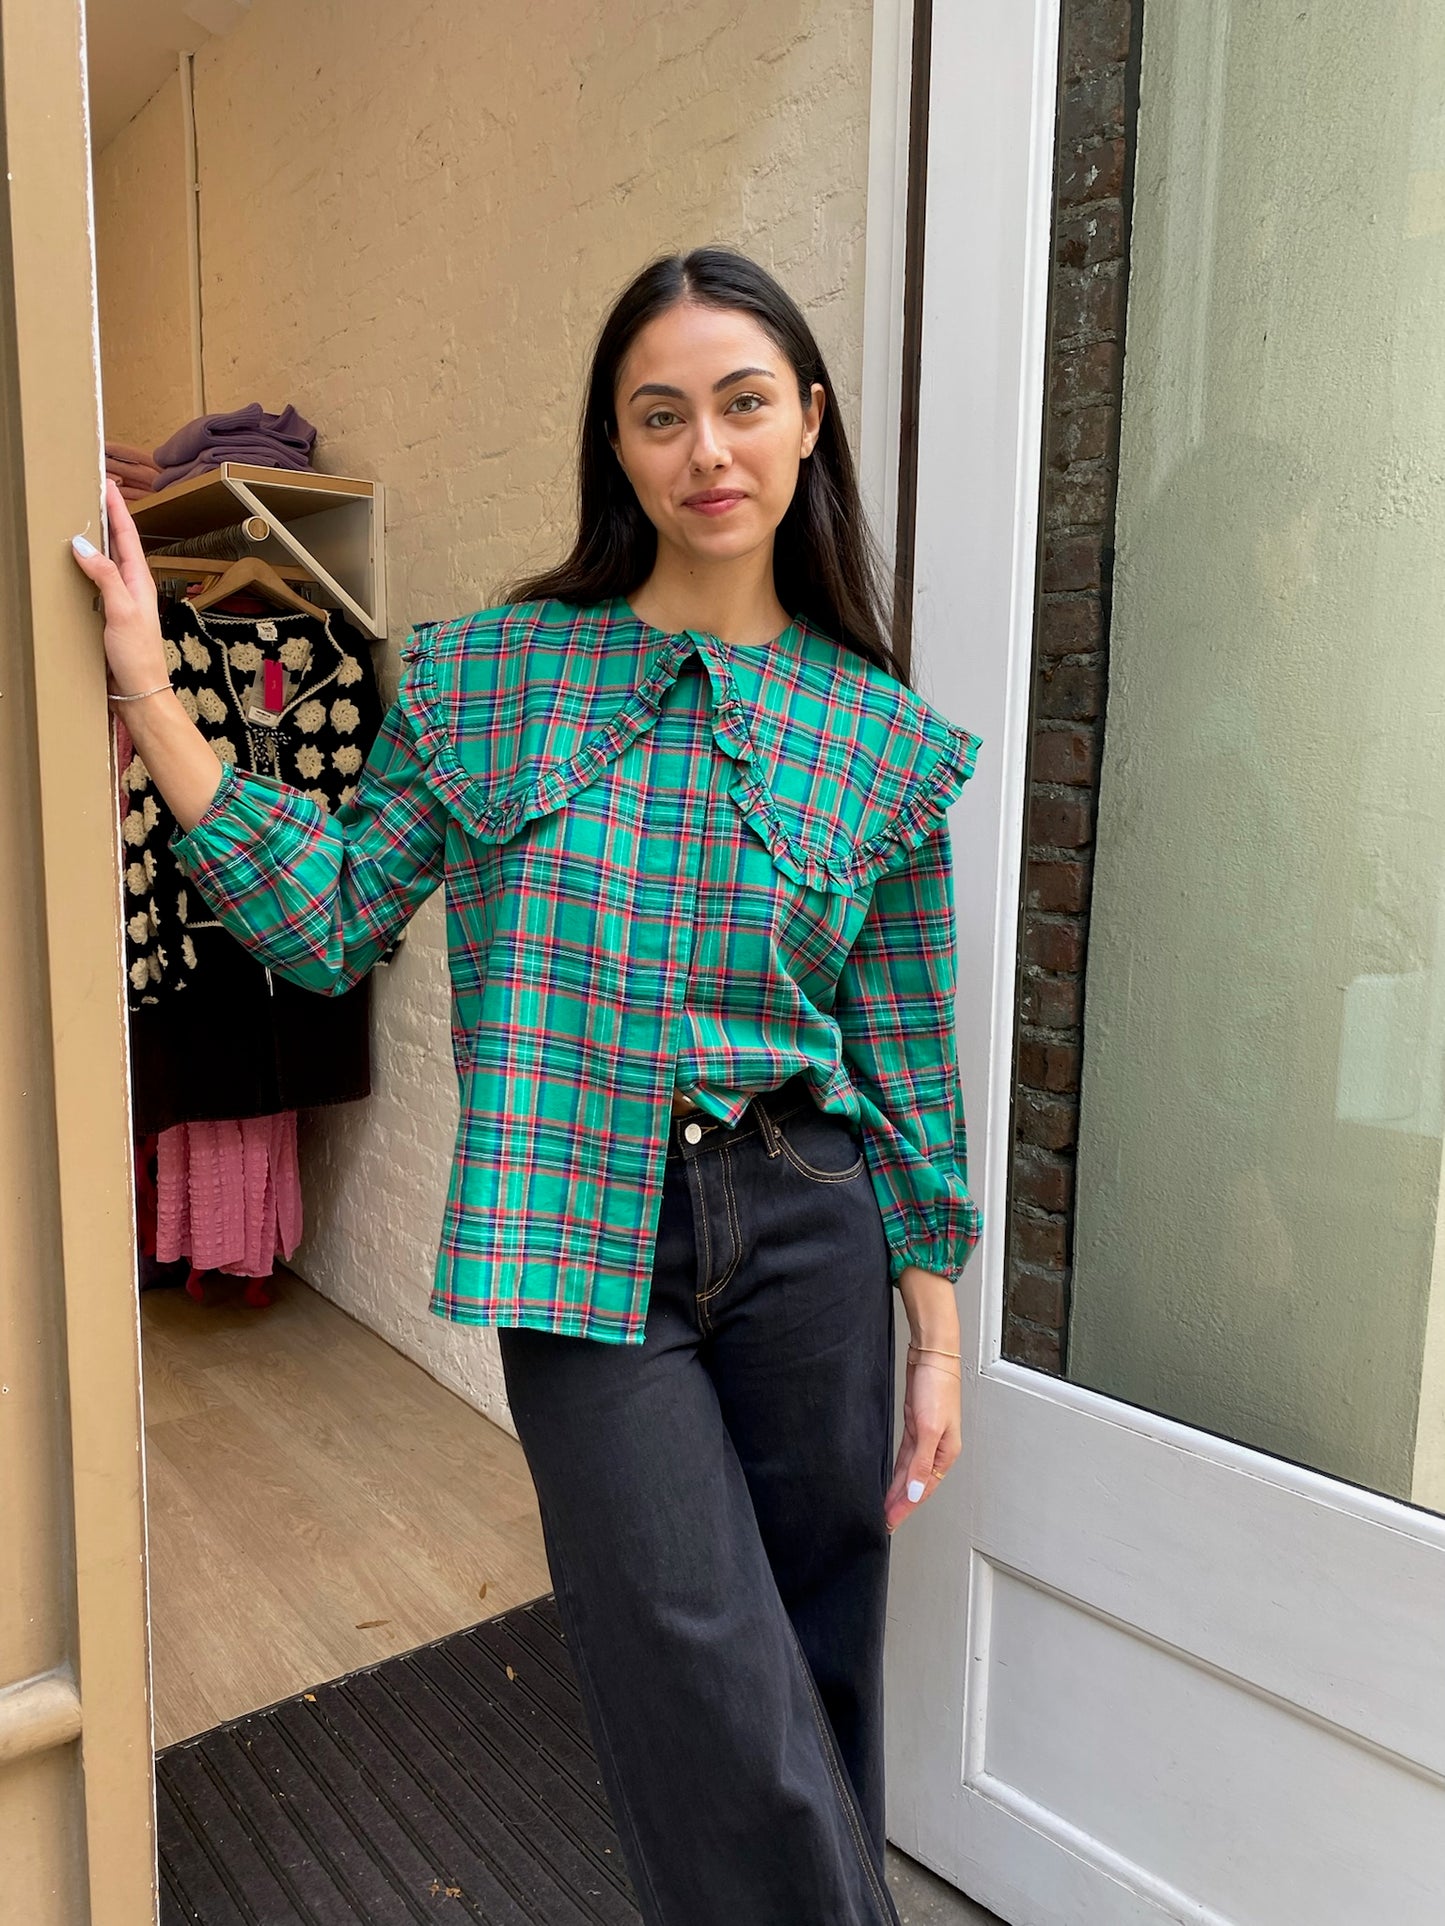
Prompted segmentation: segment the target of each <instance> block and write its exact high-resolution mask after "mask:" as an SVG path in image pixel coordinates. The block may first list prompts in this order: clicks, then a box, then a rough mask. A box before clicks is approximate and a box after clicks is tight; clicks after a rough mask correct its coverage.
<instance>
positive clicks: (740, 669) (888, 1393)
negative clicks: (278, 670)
mask: <svg viewBox="0 0 1445 1926" xmlns="http://www.w3.org/2000/svg"><path fill="white" fill-rule="evenodd" d="M579 481H580V488H579V494H580V517H579V528H578V533H577V539H576V544H575V546H574V548H573V550H572V553H571V554H570V555H569V556H568V557H567V559H566V560H565V561H564V562H562V563H561V564H560V566H558V567H556V568H555V569H552V570H550V571H548V572H547V573H545V574H543V575H540V576H537V577H534V578H532V579H531V580H528V581H524V582H522V583H520V584H517V585H516V587H515V589H514V592H513V597H512V599H511V600H509V601H507V602H505V603H502V604H499V605H497V606H496V607H495V608H492V609H487V610H482V611H480V612H478V613H477V614H474V615H470V616H467V617H464V618H461V619H459V620H457V621H454V622H449V623H423V624H420V625H418V627H417V629H416V630H415V631H414V632H413V636H412V639H411V640H410V642H409V643H408V645H407V646H406V647H405V648H404V649H403V651H402V657H403V674H402V679H401V688H400V692H399V694H398V698H397V701H396V703H395V704H394V705H393V707H392V709H391V710H390V711H389V713H388V716H387V719H386V722H385V723H384V724H383V727H382V731H381V734H380V736H379V737H378V739H377V743H376V745H375V747H374V748H373V750H372V752H371V755H370V756H369V758H368V760H367V764H366V766H365V768H364V769H363V771H362V773H361V776H360V778H359V781H358V788H357V794H356V798H355V800H354V802H352V803H350V804H348V805H347V807H346V808H345V809H343V810H342V811H341V812H340V813H339V814H337V815H335V816H327V815H326V813H325V811H324V810H323V809H322V808H321V807H320V806H319V805H318V804H316V803H315V802H314V801H312V800H311V799H310V798H308V797H306V796H303V795H301V794H300V793H299V792H298V791H296V790H294V789H288V788H287V787H286V786H285V785H284V784H281V783H278V782H275V781H273V780H271V779H268V778H263V777H258V776H253V775H250V774H246V773H242V772H238V771H237V770H236V768H235V767H234V765H233V764H230V763H227V764H225V765H223V764H221V763H219V762H218V761H217V758H216V756H215V753H214V752H213V750H212V749H211V748H210V746H209V745H208V743H207V741H206V739H205V736H204V733H203V731H202V730H201V729H199V728H197V727H196V726H195V725H194V724H192V723H191V722H190V721H189V720H188V718H187V716H186V714H185V713H184V711H183V710H182V709H181V707H180V705H179V704H178V702H177V700H176V698H175V695H174V694H173V693H172V692H170V691H169V690H168V688H167V682H168V676H167V670H166V662H165V656H164V651H163V649H162V645H161V640H160V636H159V632H158V629H157V626H156V616H155V599H154V592H153V589H152V585H151V580H150V576H149V573H148V571H147V569H146V567H145V564H144V562H143V560H142V557H141V553H140V548H139V543H138V541H137V538H136V535H135V531H134V525H133V523H132V522H131V521H130V519H129V516H128V514H127V512H126V509H125V506H124V504H123V503H122V501H121V500H120V497H119V495H118V493H117V492H116V491H115V489H114V488H113V487H112V488H111V489H110V491H109V493H108V497H107V501H108V509H109V514H110V517H111V523H112V528H113V531H114V540H115V546H116V552H117V557H118V566H115V565H112V564H111V563H110V562H108V561H107V560H105V558H104V557H103V556H101V555H100V554H99V553H97V552H95V551H93V550H89V549H88V545H85V546H82V545H80V544H79V543H77V555H78V558H79V560H80V565H81V567H82V568H83V569H84V571H85V572H86V574H87V575H88V576H89V577H90V579H91V580H92V581H93V582H95V583H96V584H97V585H98V587H99V588H100V590H101V591H102V594H103V596H104V602H105V640H106V653H107V658H108V664H109V669H110V675H111V679H112V683H113V686H114V693H113V697H112V699H113V700H115V701H117V702H122V703H124V704H125V709H124V713H125V715H126V717H127V719H128V721H129V723H130V727H131V731H132V734H133V735H134V737H135V740H136V744H137V748H138V751H139V753H140V755H141V757H142V758H143V760H144V762H145V764H146V766H147V767H148V769H149V770H150V772H151V774H152V776H153V778H154V780H155V781H156V783H157V784H158V786H159V787H160V789H161V791H162V793H163V795H164V796H165V798H166V801H167V802H168V804H169V805H170V807H171V808H172V810H173V811H174V813H175V816H176V818H177V820H178V822H179V824H180V825H181V830H180V833H179V834H178V835H177V837H176V838H175V839H173V848H174V850H175V853H176V855H177V858H178V860H179V862H180V864H181V867H182V869H183V870H184V871H185V873H186V874H187V876H188V877H190V878H191V880H192V881H193V883H194V885H195V888H196V890H197V892H198V893H199V894H200V896H201V897H202V898H203V900H205V901H206V902H207V903H208V904H209V905H210V906H211V908H212V909H213V911H214V913H215V914H216V915H217V916H218V917H220V918H221V919H222V921H223V922H224V923H225V925H226V927H227V928H229V929H231V930H233V931H234V933H235V934H236V935H237V936H238V937H240V938H241V940H242V941H243V942H245V943H246V944H247V945H248V946H249V947H250V948H252V949H253V950H254V952H255V953H256V954H257V955H259V956H261V957H262V958H263V959H264V960H265V961H266V962H267V963H268V964H269V966H270V967H271V968H272V969H274V970H277V971H279V972H281V973H282V974H284V975H287V976H289V977H291V978H292V979H294V980H295V981H297V982H299V983H303V984H305V985H307V986H309V987H310V988H313V989H316V990H320V991H323V992H333V993H334V992H337V991H339V990H341V989H344V988H346V987H348V986H349V984H350V983H351V982H353V981H355V980H356V979H357V978H358V977H359V976H361V975H363V974H365V972H366V970H367V969H369V968H370V967H371V965H372V963H373V962H374V961H375V958H376V956H377V955H378V954H380V953H381V951H382V950H383V949H384V948H385V947H386V946H387V944H388V943H389V942H391V941H392V940H393V939H394V937H395V935H396V932H397V930H398V929H399V928H400V927H401V926H402V924H403V923H404V922H405V921H406V919H407V917H409V916H410V915H411V914H412V912H413V911H414V910H415V908H416V906H417V904H418V903H419V902H420V901H422V900H423V898H424V897H425V896H426V895H427V894H428V893H429V892H430V891H431V890H432V889H433V888H434V887H435V884H436V882H437V881H438V880H439V879H440V878H441V877H443V876H444V877H445V879H446V883H447V904H448V939H449V955H450V965H451V982H452V992H453V1037H454V1043H455V1051H456V1060H457V1068H458V1073H459V1077H460V1079H461V1092H462V1116H461V1124H460V1128H459V1135H458V1145H457V1154H456V1159H455V1163H454V1167H453V1173H452V1183H451V1188H450V1192H449V1195H448V1199H447V1207H446V1216H445V1220H444V1224H443V1233H442V1239H441V1249H440V1251H439V1255H438V1266H437V1277H436V1284H435V1288H434V1291H433V1296H432V1306H431V1307H432V1309H433V1310H434V1311H436V1312H437V1313H438V1314H439V1315H441V1316H443V1317H447V1318H451V1319H454V1320H456V1321H460V1322H473V1323H491V1324H494V1325H496V1326H498V1327H500V1328H499V1343H500V1347H501V1354H502V1362H503V1367H504V1372H505V1377H506V1384H507V1392H508V1397H509V1401H510V1406H511V1411H512V1415H513V1419H514V1421H515V1423H516V1425H517V1429H518V1433H519V1436H520V1438H521V1441H522V1445H523V1448H524V1450H525V1453H526V1456H527V1460H528V1463H529V1466H530V1468H531V1471H532V1475H533V1478H534V1481H535V1483H536V1487H537V1492H538V1498H539V1504H540V1509H541V1517H542V1524H543V1529H544V1534H545V1539H546V1546H547V1553H548V1559H549V1564H550V1569H551V1573H552V1578H553V1583H554V1586H555V1590H556V1595H557V1605H558V1611H559V1615H560V1617H561V1620H562V1624H563V1628H564V1631H565V1633H566V1637H567V1641H568V1647H569V1650H570V1652H571V1655H572V1658H573V1661H574V1664H575V1668H576V1672H577V1677H578V1682H579V1687H580V1690H581V1692H582V1696H583V1703H584V1706H585V1709H586V1713H587V1716H588V1720H589V1724H590V1727H591V1731H592V1736H593V1739H594V1742H595V1746H596V1752H597V1758H598V1764H599V1769H600V1772H601V1774H602V1778H603V1782H604V1784H605V1787H606V1790H607V1792H608V1795H609V1797H610V1800H611V1803H612V1808H613V1815H614V1818H615V1820H616V1824H617V1827H618V1832H619V1835H620V1837H621V1840H622V1843H623V1847H624V1851H625V1854H626V1857H627V1861H628V1865H629V1868H630V1871H631V1873H632V1877H633V1883H634V1885H635V1888H636V1892H637V1896H638V1900H639V1903H640V1906H641V1909H642V1913H643V1917H644V1918H645V1919H647V1920H648V1921H649V1922H652V1926H709V1923H710V1922H714V1921H715V1922H717V1923H718V1926H724V1923H725V1926H738V1922H740V1921H747V1922H748V1926H767V1923H768V1922H776V1926H805V1923H807V1926H811V1923H813V1922H816V1926H824V1923H825V1922H826V1923H827V1926H852V1923H853V1922H857V1926H863V1922H868V1926H877V1923H878V1922H880V1921H896V1919H897V1914H896V1912H895V1910H894V1908H893V1905H892V1902H891V1899H890V1898H889V1896H888V1893H887V1888H886V1884H885V1881H884V1872H883V1868H884V1800H883V1753H882V1644H883V1624H884V1604H885V1593H886V1583H887V1552H888V1542H889V1533H890V1532H891V1531H892V1529H893V1528H894V1527H895V1525H896V1524H897V1523H898V1521H899V1520H900V1519H901V1518H903V1517H905V1516H907V1515H908V1514H909V1513H911V1512H912V1511H913V1510H914V1509H916V1507H917V1506H918V1505H919V1504H920V1503H923V1502H926V1500H927V1499H928V1497H929V1496H930V1495H931V1494H932V1493H933V1491H935V1490H936V1489H937V1485H938V1481H939V1480H940V1479H941V1478H942V1477H943V1476H944V1474H945V1473H946V1471H947V1470H948V1468H949V1466H950V1465H951V1464H952V1462H953V1460H954V1458H955V1456H956V1455H957V1452H958V1450H959V1443H960V1422H959V1401H960V1396H961V1390H960V1383H961V1379H960V1371H961V1366H960V1359H959V1353H960V1349H961V1346H960V1343H959V1323H958V1312H957V1306H956V1302H955V1293H954V1282H955V1280H956V1277H957V1274H958V1270H959V1269H960V1268H961V1266H962V1265H963V1263H964V1261H965V1260H966V1259H967V1257H968V1255H969V1254H970V1252H971V1251H972V1249H973V1247H974V1244H975V1243H976V1241H977V1239H978V1235H979V1228H980V1224H979V1214H978V1212H977V1210H976V1208H975V1206H974V1204H973V1201H972V1199H971V1198H970V1197H969V1194H968V1190H967V1184H966V1170H965V1162H966V1158H965V1140H964V1124H963V1111H962V1104H961V1098H960V1096H959V1086H958V1071H957V1064H956V1060H955V1056H954V1050H953V969H954V952H953V943H954V932H953V914H952V885H951V868H950V852H949V844H948V829H947V818H946V809H947V805H948V803H949V802H950V801H951V800H952V798H953V797H954V796H955V795H956V794H957V793H958V790H959V789H960V787H961V786H962V783H963V782H964V781H965V780H966V778H967V776H968V775H969V773H970V771H971V769H972V764H973V758H974V754H975V752H976V750H977V747H978V739H977V738H976V737H974V736H971V735H970V734H969V733H968V732H967V731H966V730H963V729H960V728H958V727H956V726H955V725H954V724H952V723H950V722H948V721H946V719H944V718H943V717H941V716H940V715H938V714H937V712H936V711H934V710H932V709H931V708H930V707H929V706H928V705H927V704H926V703H924V702H923V701H922V700H921V698H919V697H918V696H917V695H916V694H914V693H913V692H912V691H911V690H909V689H908V687H907V683H906V678H905V677H904V676H903V674H902V673H901V671H900V670H899V669H898V667H897V664H896V663H895V662H894V661H893V658H892V656H891V654H890V652H889V650H888V648H887V646H886V644H885V642H884V640H883V624H882V618H881V606H882V597H881V594H880V589H879V586H878V574H877V571H876V569H875V566H874V564H873V563H872V561H871V560H870V550H869V547H868V542H867V538H866V533H865V525H864V521H863V516H862V513H861V510H860V505H859V500H858V493H857V488H856V484H855V480H854V474H853V467H852V462H851V459H850V456H849V453H848V449H847V445H846V442H845V440H844V436H843V432H842V429H841V426H840V424H839V420H838V415H837V411H836V408H835V407H834V405H833V392H832V388H831V385H830V383H829V381H828V376H827V373H826V370H825V369H824V366H823V361H822V358H821V356H820V354H819V352H818V347H817V344H816V342H815V341H814V339H813V336H812V333H811V331H810V329H809V327H808V325H807V323H806V321H805V320H804V318H803V316H802V314H801V312H800V311H799V309H798V308H797V306H796V305H795V304H794V303H793V301H792V300H791V299H790V298H789V297H788V296H787V294H785V293H784V291H783V290H782V289H781V288H780V287H779V286H778V285H777V283H776V282H775V281H774V280H773V279H772V278H771V277H770V276H769V275H767V274H766V273H765V272H763V270H762V269H760V268H759V267H757V266H756V265H754V264H753V263H752V262H750V261H748V260H746V259H744V258H743V257H742V256H739V255H737V254H734V253H731V252H729V251H727V250H724V249H718V248H705V249H698V250H694V251H693V252H691V253H689V254H687V255H685V256H673V257H669V258H665V259H661V260H658V261H655V262H653V263H652V264H651V265H650V266H648V267H647V268H646V269H644V270H643V271H642V272H641V273H640V274H639V275H638V276H637V277H636V278H635V279H634V281H633V282H632V283H631V284H630V286H629V287H628V288H627V289H626V290H625V291H624V292H623V293H622V295H621V296H620V297H619V299H618V300H617V302H616V303H615V305H614V307H613V309H612V311H611V313H610V314H609V316H608V317H607V320H606V321H605V323H604V325H603V328H602V331H601V334H600V336H599V339H598V343H597V346H596V349H595V352H594V356H593V363H592V369H591V375H590V381H589V388H588V393H587V398H586V402H585V407H584V415H583V424H582V442H581V456H580V476H579ZM664 1143H665V1148H664ZM890 1284H892V1285H894V1286H896V1287H897V1289H898V1291H899V1293H900V1294H901V1296H902V1299H903V1303H904V1306H905V1309H906V1312H907V1315H908V1320H909V1324H910V1328H911V1331H912V1335H913V1342H912V1343H911V1344H910V1346H909V1354H908V1367H907V1392H906V1401H905V1416H904V1425H903V1437H902V1442H901V1444H900V1447H899V1449H898V1452H897V1456H896V1461H895V1462H894V1464H893V1466H892V1475H891V1479H890V1475H889V1458H890V1456H891V1444H892V1426H893V1412H892V1388H893V1350H892V1345H893V1299H892V1291H891V1289H890Z"/></svg>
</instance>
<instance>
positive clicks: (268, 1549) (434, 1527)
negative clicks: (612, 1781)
mask: <svg viewBox="0 0 1445 1926" xmlns="http://www.w3.org/2000/svg"><path fill="white" fill-rule="evenodd" d="M276 1283H277V1297H276V1301H275V1303H273V1304H271V1305H269V1306H264V1307H260V1308H252V1307H249V1306H247V1305H245V1304H243V1303H242V1302H241V1301H240V1297H239V1288H238V1289H237V1291H236V1293H235V1295H234V1296H233V1297H232V1298H231V1299H230V1300H229V1301H222V1302H219V1303H212V1304H208V1305H202V1304H197V1303H195V1302H194V1301H193V1300H192V1299H191V1298H189V1297H187V1296H186V1294H185V1293H184V1292H183V1291H176V1290H156V1291H147V1292H145V1293H144V1294H143V1295H142V1298H141V1311H142V1318H141V1323H142V1334H143V1356H144V1369H145V1420H146V1459H147V1496H148V1512H149V1517H148V1533H149V1545H150V1588H151V1629H152V1651H153V1668H154V1679H155V1700H156V1743H157V1745H159V1746H166V1745H169V1744H171V1743H173V1742H174V1741H176V1740H177V1739H181V1738H184V1737H187V1736H189V1735H191V1734H194V1733H197V1732H200V1731H203V1730H205V1729H207V1728H209V1727H212V1726H216V1725H219V1724H221V1723H223V1722H224V1721H226V1720H229V1719H233V1718H235V1717H236V1716H238V1715H239V1714H242V1713H244V1712H248V1711H250V1710H252V1709H253V1708H254V1707H256V1706H260V1705H269V1704H271V1703H273V1702H274V1701H277V1700H279V1699H282V1698H285V1697H287V1696H289V1695H290V1694H292V1693H294V1692H296V1691H299V1690H301V1689H302V1688H304V1687H306V1686H309V1685H311V1684H312V1683H313V1682H314V1681H315V1680H317V1679H327V1678H336V1677H339V1676H341V1675H342V1674H345V1673H348V1672H352V1671H355V1670H356V1669H357V1668H358V1667H364V1666H367V1665H370V1664H373V1663H375V1662H376V1661H378V1660H380V1659H383V1658H386V1657H389V1656H391V1655H393V1654H395V1653H399V1652H405V1651H408V1650H410V1649H412V1648H413V1647H416V1646H419V1645H423V1644H426V1643H428V1642H430V1641H432V1640H435V1639H438V1638H441V1637H443V1636H445V1635H446V1634H447V1633H450V1632H454V1631H458V1630H460V1629H461V1628H462V1627H464V1626H470V1625H473V1624H475V1623H476V1622H477V1620H478V1619H483V1618H488V1617H491V1616H494V1615H495V1614H496V1613H498V1612H503V1611H506V1610H508V1609H509V1608H510V1607H512V1606H514V1605H517V1604H520V1603H522V1602H524V1601H526V1600H528V1599H532V1598H535V1597H537V1596H539V1595H540V1594H543V1593H545V1592H546V1591H547V1589H548V1587H549V1584H550V1578H549V1574H548V1571H547V1561H546V1554H545V1551H544V1549H543V1545H542V1533H541V1525H540V1522H539V1520H538V1516H537V1506H536V1498H535V1495H534V1493H533V1489H532V1481H531V1478H530V1476H529V1474H528V1472H527V1467H526V1461H525V1459H524V1458H523V1455H522V1449H521V1446H520V1445H519V1444H518V1443H517V1441H516V1439H515V1438H513V1437H511V1436H510V1434H509V1433H507V1432H505V1431H503V1430H502V1429H501V1427H500V1426H498V1425H494V1424H492V1423H491V1421H490V1420H489V1419H487V1418H485V1417H483V1416H482V1414H481V1413H480V1412H478V1411H475V1410H473V1409H472V1407H471V1406H470V1405H468V1404H466V1403H465V1402H464V1400H462V1399H461V1398H459V1397H457V1396H456V1394H455V1393H454V1392H451V1391H449V1390H447V1389H446V1388H445V1386H443V1385H440V1384H438V1383H437V1382H436V1381H435V1379H433V1378H431V1377H429V1376H428V1375H427V1374H426V1372H424V1371H423V1370H422V1369H421V1367H420V1366H419V1365H416V1364H413V1363H412V1362H411V1360H410V1359H409V1358H405V1357H403V1356H401V1354H400V1353H399V1352H397V1351H395V1350H393V1349H392V1348H391V1346H390V1345H388V1344H386V1343H385V1342H384V1341H383V1340H382V1339H381V1338H379V1337H377V1336H376V1335H375V1333H374V1332H371V1331H368V1330H366V1329H365V1328H364V1327H363V1326H362V1325H360V1324H358V1323H356V1322H355V1320H354V1319H352V1318H350V1317H348V1316H347V1315H346V1313H345V1312H344V1311H341V1310H339V1309H338V1308H337V1307H336V1306H335V1305H334V1304H331V1303H329V1302H328V1301H327V1300H326V1299H325V1298H323V1297H321V1296H319V1295H318V1294H317V1293H316V1292H314V1291H312V1290H310V1289H308V1287H307V1286H306V1285H305V1284H303V1283H302V1282H301V1281H300V1280H299V1279H298V1278H293V1277H291V1276H290V1275H289V1274H286V1273H283V1272H278V1273H277V1280H276Z"/></svg>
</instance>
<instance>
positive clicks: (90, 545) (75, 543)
mask: <svg viewBox="0 0 1445 1926" xmlns="http://www.w3.org/2000/svg"><path fill="white" fill-rule="evenodd" d="M70 546H71V547H72V548H73V549H74V550H75V552H76V554H77V555H99V553H100V550H99V549H98V548H97V547H96V545H95V543H94V542H88V541H87V540H86V539H85V537H84V536H83V535H72V536H71V538H70Z"/></svg>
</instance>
